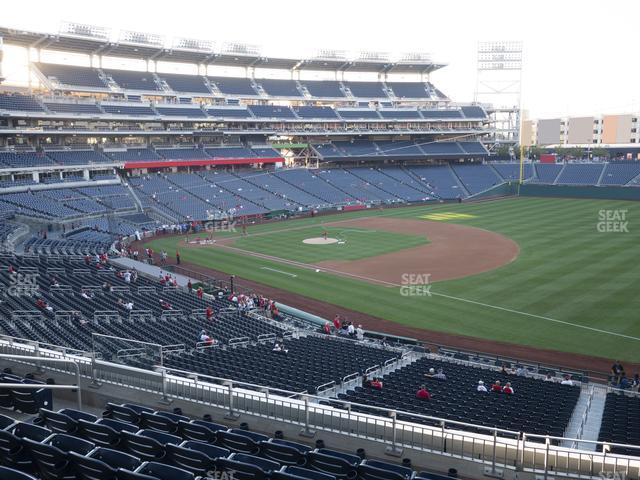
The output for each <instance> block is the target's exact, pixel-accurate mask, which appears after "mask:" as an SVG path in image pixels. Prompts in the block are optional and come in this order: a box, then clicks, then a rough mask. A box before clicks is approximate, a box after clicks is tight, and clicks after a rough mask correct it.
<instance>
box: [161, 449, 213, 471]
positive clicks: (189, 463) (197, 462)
mask: <svg viewBox="0 0 640 480" xmlns="http://www.w3.org/2000/svg"><path fill="white" fill-rule="evenodd" d="M166 451H167V457H166V461H167V462H168V463H171V464H172V465H175V466H176V467H179V468H182V469H183V470H187V471H189V472H192V473H194V474H196V475H201V476H206V475H207V473H209V472H211V471H213V470H215V468H216V463H215V459H214V458H210V457H209V456H208V455H206V454H204V453H202V452H200V451H198V450H192V449H190V448H187V447H183V446H178V445H167V446H166Z"/></svg>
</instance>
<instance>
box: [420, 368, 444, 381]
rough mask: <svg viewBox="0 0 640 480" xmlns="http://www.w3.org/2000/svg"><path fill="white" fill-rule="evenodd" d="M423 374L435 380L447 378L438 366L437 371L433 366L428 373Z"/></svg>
mask: <svg viewBox="0 0 640 480" xmlns="http://www.w3.org/2000/svg"><path fill="white" fill-rule="evenodd" d="M424 376H425V377H429V378H433V379H435V380H441V381H444V380H446V379H447V376H446V375H445V374H444V372H443V371H442V368H439V369H438V372H437V373H436V371H435V369H434V368H430V369H429V373H425V374H424Z"/></svg>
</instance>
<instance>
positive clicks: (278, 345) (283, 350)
mask: <svg viewBox="0 0 640 480" xmlns="http://www.w3.org/2000/svg"><path fill="white" fill-rule="evenodd" d="M271 351H272V352H276V353H287V352H288V351H289V350H287V349H286V348H284V345H283V344H282V343H281V342H276V343H275V345H274V346H273V349H272V350H271Z"/></svg>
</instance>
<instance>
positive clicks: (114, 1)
mask: <svg viewBox="0 0 640 480" xmlns="http://www.w3.org/2000/svg"><path fill="white" fill-rule="evenodd" d="M92 4H93V5H92ZM94 5H95V6H94ZM107 7H108V8H107ZM638 19H640V1H637V0H628V1H626V0H609V1H606V2H605V1H602V0H598V1H595V0H553V1H552V0H536V1H533V0H528V1H517V0H511V1H504V0H484V1H479V0H475V1H467V0H444V1H443V0H440V1H430V0H422V1H420V0H415V1H414V0H396V1H394V2H388V1H381V0H369V1H362V0H351V1H348V0H320V1H315V2H310V1H306V2H305V1H300V0H271V1H264V0H262V1H258V0H233V1H228V0H226V1H211V0H209V1H193V0H181V1H179V2H176V1H172V2H169V1H163V0H156V1H147V0H136V1H131V0H127V1H124V0H110V1H109V2H100V3H98V2H87V1H86V0H83V1H79V0H56V1H34V0H22V1H17V0H4V1H3V4H2V14H1V16H0V25H2V26H4V27H14V28H21V29H25V30H35V31H44V32H52V33H55V32H57V31H58V29H59V26H60V24H61V22H63V21H70V22H76V23H84V24H90V25H98V26H105V27H108V28H111V29H114V30H121V29H122V30H134V31H140V32H149V33H157V34H161V35H166V36H168V37H187V38H198V39H203V40H213V41H215V42H219V43H222V42H241V43H249V44H255V45H259V46H260V47H261V48H262V52H263V53H264V54H266V55H274V56H300V57H305V56H307V57H308V56H312V55H313V53H314V52H316V51H317V50H319V49H335V50H347V51H349V52H359V51H376V52H390V53H391V54H393V55H398V54H400V53H403V52H426V53H429V54H431V56H432V58H433V59H434V60H436V61H441V62H444V63H446V64H447V66H446V67H445V68H443V69H441V70H440V71H437V72H435V73H433V74H432V77H431V80H432V82H433V83H435V85H436V86H437V87H438V88H440V89H441V90H442V91H444V92H445V93H446V94H447V95H448V96H449V97H450V98H452V99H453V100H454V101H456V102H468V101H472V100H473V98H474V91H475V88H476V80H477V76H476V49H477V44H478V42H479V41H496V40H500V41H522V42H523V44H524V66H523V72H522V88H521V89H522V108H523V109H524V110H526V111H527V112H528V115H529V117H530V118H552V117H558V116H580V115H592V114H601V113H637V112H639V111H640V88H638V78H639V77H640V61H639V60H638V58H639V56H640V55H639V49H638V39H637V38H638V37H637V28H638V27H637V22H638ZM7 63H8V62H7V61H5V64H4V68H5V72H4V73H5V75H6V76H8V75H9V72H7V70H8V69H9V67H10V65H7Z"/></svg>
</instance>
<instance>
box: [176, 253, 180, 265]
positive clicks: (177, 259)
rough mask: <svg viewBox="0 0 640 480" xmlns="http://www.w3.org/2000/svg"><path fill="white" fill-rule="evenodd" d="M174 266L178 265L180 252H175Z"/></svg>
mask: <svg viewBox="0 0 640 480" xmlns="http://www.w3.org/2000/svg"><path fill="white" fill-rule="evenodd" d="M176 265H180V252H179V251H177V250H176Z"/></svg>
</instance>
